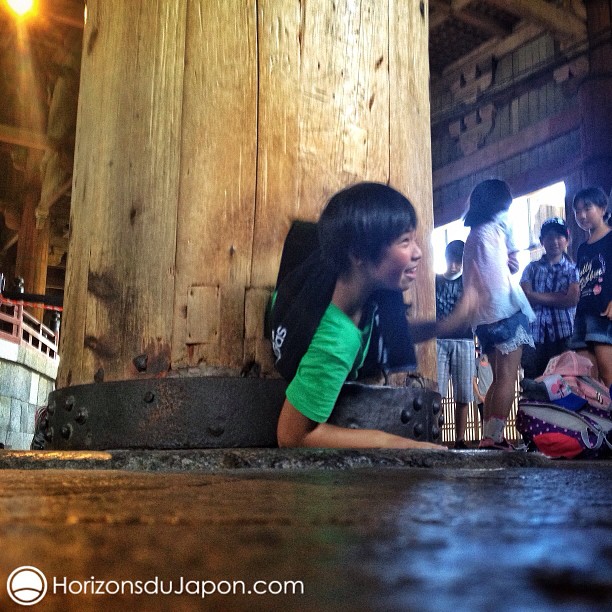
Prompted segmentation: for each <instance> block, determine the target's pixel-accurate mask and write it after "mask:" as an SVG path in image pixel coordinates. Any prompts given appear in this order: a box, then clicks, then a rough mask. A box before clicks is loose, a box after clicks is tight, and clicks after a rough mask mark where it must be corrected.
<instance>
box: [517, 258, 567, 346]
mask: <svg viewBox="0 0 612 612" xmlns="http://www.w3.org/2000/svg"><path fill="white" fill-rule="evenodd" d="M578 280H579V279H578V269H577V268H576V264H574V263H573V262H572V261H571V260H570V258H569V257H568V256H567V255H565V254H564V255H563V257H562V258H561V260H560V261H559V263H556V264H549V263H548V261H547V260H546V256H544V257H542V258H541V259H539V260H538V261H532V262H531V263H529V264H527V267H526V268H525V270H524V271H523V276H522V277H521V283H524V282H528V283H531V287H532V288H533V290H534V291H537V292H538V293H557V292H561V293H566V292H567V290H568V288H569V286H570V285H571V284H572V283H577V282H578ZM533 311H534V312H535V314H536V319H535V321H533V322H532V323H531V334H532V335H533V339H534V341H535V342H536V344H542V343H543V342H544V341H545V340H546V339H547V338H548V339H549V340H559V339H561V338H568V337H569V336H571V335H572V332H573V330H574V316H575V314H576V308H575V307H572V308H551V307H550V306H542V305H541V304H536V305H535V306H533Z"/></svg>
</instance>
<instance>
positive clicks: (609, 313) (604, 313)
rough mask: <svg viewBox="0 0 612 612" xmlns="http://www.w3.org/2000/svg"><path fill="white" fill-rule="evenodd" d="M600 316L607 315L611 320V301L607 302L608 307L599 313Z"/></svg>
mask: <svg viewBox="0 0 612 612" xmlns="http://www.w3.org/2000/svg"><path fill="white" fill-rule="evenodd" d="M601 316H602V317H608V319H609V320H610V321H612V302H610V303H609V304H608V307H607V308H606V309H605V310H604V311H603V312H602V313H601Z"/></svg>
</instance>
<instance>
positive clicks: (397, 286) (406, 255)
mask: <svg viewBox="0 0 612 612" xmlns="http://www.w3.org/2000/svg"><path fill="white" fill-rule="evenodd" d="M422 256H423V253H422V251H421V249H420V247H419V245H418V244H417V241H416V232H415V231H414V230H413V231H410V232H405V233H403V234H401V235H400V236H399V237H398V238H397V239H396V240H394V241H393V242H392V243H391V244H390V245H389V246H388V247H387V248H386V249H385V250H384V251H383V254H382V257H381V259H380V261H379V262H378V263H377V264H369V266H370V273H371V278H372V281H373V282H374V283H375V285H376V287H377V288H380V289H391V290H395V291H397V290H401V291H405V290H406V289H408V287H409V286H410V283H412V281H413V280H414V279H415V278H416V272H417V268H418V265H419V261H420V260H421V257H422Z"/></svg>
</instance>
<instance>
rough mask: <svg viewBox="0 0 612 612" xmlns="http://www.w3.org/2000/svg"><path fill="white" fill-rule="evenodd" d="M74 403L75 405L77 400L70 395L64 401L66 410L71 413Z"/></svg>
mask: <svg viewBox="0 0 612 612" xmlns="http://www.w3.org/2000/svg"><path fill="white" fill-rule="evenodd" d="M74 403H75V399H74V395H69V396H68V397H67V398H66V399H65V400H64V408H65V409H66V410H67V411H68V412H70V411H71V410H72V408H73V407H74Z"/></svg>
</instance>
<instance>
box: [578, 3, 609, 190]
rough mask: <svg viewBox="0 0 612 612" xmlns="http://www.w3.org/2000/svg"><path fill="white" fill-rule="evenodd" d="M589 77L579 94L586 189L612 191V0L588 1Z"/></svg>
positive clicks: (584, 183)
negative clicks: (596, 188) (600, 188)
mask: <svg viewBox="0 0 612 612" xmlns="http://www.w3.org/2000/svg"><path fill="white" fill-rule="evenodd" d="M586 8H587V32H588V36H589V64H590V69H589V76H588V77H587V78H586V79H585V80H584V81H583V83H582V84H581V86H580V90H579V100H580V110H581V141H582V158H583V168H582V170H583V185H584V186H590V185H598V186H601V187H603V188H604V190H605V191H606V192H607V193H610V189H611V188H612V120H611V119H610V118H611V117H612V34H611V32H612V0H586Z"/></svg>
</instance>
